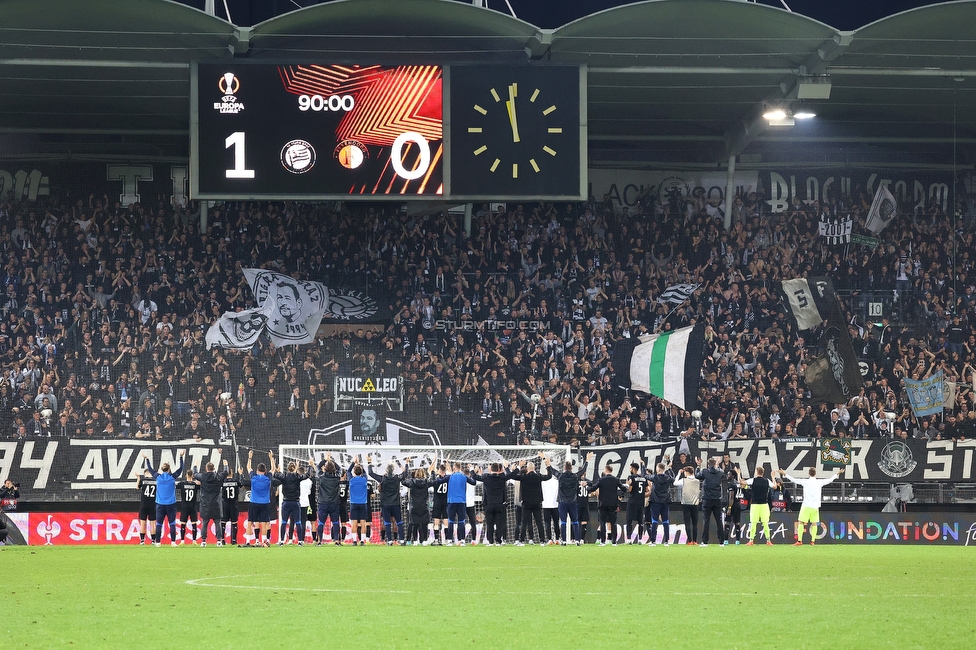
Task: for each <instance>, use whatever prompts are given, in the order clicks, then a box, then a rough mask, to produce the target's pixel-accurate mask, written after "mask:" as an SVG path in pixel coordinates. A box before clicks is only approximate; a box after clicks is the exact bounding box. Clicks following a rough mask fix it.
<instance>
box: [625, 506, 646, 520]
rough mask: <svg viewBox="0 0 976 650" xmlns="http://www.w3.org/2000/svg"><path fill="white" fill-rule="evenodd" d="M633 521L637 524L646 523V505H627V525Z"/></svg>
mask: <svg viewBox="0 0 976 650" xmlns="http://www.w3.org/2000/svg"><path fill="white" fill-rule="evenodd" d="M632 521H636V522H637V523H643V522H644V503H643V502H637V501H635V502H634V504H633V505H631V504H630V502H628V503H627V523H628V524H629V523H630V522H632Z"/></svg>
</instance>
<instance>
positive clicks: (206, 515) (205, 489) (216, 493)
mask: <svg viewBox="0 0 976 650" xmlns="http://www.w3.org/2000/svg"><path fill="white" fill-rule="evenodd" d="M217 453H218V454H219V453H221V450H220V448H219V447H218V448H217ZM204 470H205V471H203V472H199V473H197V474H194V475H193V482H194V483H195V484H196V485H197V486H199V489H200V495H199V499H200V525H201V526H202V528H200V529H198V530H202V531H203V532H202V534H201V537H202V538H203V539H202V541H201V542H200V546H206V545H207V537H209V535H210V523H211V522H213V524H214V526H215V527H216V529H217V541H218V543H221V541H220V540H221V537H222V535H221V533H220V528H219V527H220V495H221V491H222V490H221V487H222V486H223V481H224V479H225V478H226V477H227V472H221V473H219V474H218V473H217V472H216V471H215V470H216V467H215V466H214V464H213V463H207V464H206V466H205V467H204Z"/></svg>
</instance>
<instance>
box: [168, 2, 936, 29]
mask: <svg viewBox="0 0 976 650" xmlns="http://www.w3.org/2000/svg"><path fill="white" fill-rule="evenodd" d="M178 1H179V2H181V3H182V4H187V5H190V6H193V7H197V8H198V9H202V8H203V5H204V0H178ZM457 1H458V2H465V3H470V0H457ZM320 2H321V0H294V1H292V0H228V5H229V6H230V13H231V17H232V18H233V22H234V23H235V24H237V25H243V26H247V25H253V24H255V23H258V22H261V21H263V20H267V19H268V18H271V17H273V16H275V15H279V14H283V13H287V12H289V11H294V10H295V9H298V7H299V6H303V7H308V6H311V5H314V4H320ZM509 2H510V3H511V5H512V8H513V9H514V10H515V14H516V15H517V16H518V17H519V18H521V19H522V20H524V21H526V22H529V23H532V24H533V25H536V26H537V27H543V28H556V27H560V26H561V25H564V24H566V23H568V22H570V21H573V20H576V19H577V18H582V17H583V16H587V15H589V14H592V13H596V12H598V11H602V10H604V9H609V8H611V7H616V6H619V5H624V4H630V2H628V0H509ZM760 2H762V4H767V5H770V6H774V7H780V8H782V6H783V5H782V3H781V2H780V0H760ZM786 4H788V5H789V6H790V8H791V9H792V10H793V11H794V12H796V13H799V14H803V15H805V16H809V17H811V18H814V19H816V20H819V21H820V22H823V23H826V24H828V25H830V26H831V27H836V28H837V29H842V30H854V29H857V28H858V27H862V26H864V25H867V24H868V23H871V22H874V21H875V20H878V19H879V18H884V17H885V16H890V15H892V14H896V13H899V12H901V11H905V10H907V9H911V8H913V7H921V6H923V5H929V4H936V2H935V0H786ZM216 5H217V15H218V16H220V17H221V18H223V17H224V10H223V1H222V0H217V2H216ZM488 6H489V7H491V8H492V9H495V10H497V11H501V12H504V13H508V7H507V6H506V4H505V0H488Z"/></svg>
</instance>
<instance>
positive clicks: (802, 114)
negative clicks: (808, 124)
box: [793, 109, 817, 120]
mask: <svg viewBox="0 0 976 650" xmlns="http://www.w3.org/2000/svg"><path fill="white" fill-rule="evenodd" d="M816 116H817V114H816V113H814V112H813V111H811V110H809V109H805V110H799V111H797V112H795V113H793V118H794V119H797V120H810V119H813V118H815V117H816Z"/></svg>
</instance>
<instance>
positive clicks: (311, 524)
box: [305, 460, 319, 542]
mask: <svg viewBox="0 0 976 650" xmlns="http://www.w3.org/2000/svg"><path fill="white" fill-rule="evenodd" d="M308 479H309V480H310V481H311V482H312V486H311V487H310V488H309V489H308V508H306V509H305V528H306V530H309V531H310V533H309V534H310V535H311V536H312V542H318V541H319V531H318V529H317V526H316V525H315V522H316V520H317V518H318V508H317V507H316V506H317V501H316V497H317V494H316V492H315V464H314V460H313V461H312V462H311V463H310V464H309V466H308Z"/></svg>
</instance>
